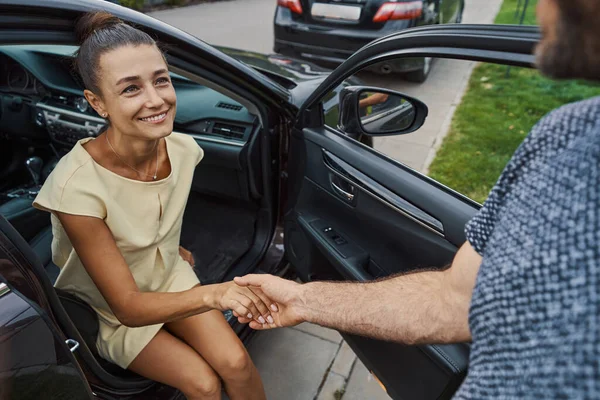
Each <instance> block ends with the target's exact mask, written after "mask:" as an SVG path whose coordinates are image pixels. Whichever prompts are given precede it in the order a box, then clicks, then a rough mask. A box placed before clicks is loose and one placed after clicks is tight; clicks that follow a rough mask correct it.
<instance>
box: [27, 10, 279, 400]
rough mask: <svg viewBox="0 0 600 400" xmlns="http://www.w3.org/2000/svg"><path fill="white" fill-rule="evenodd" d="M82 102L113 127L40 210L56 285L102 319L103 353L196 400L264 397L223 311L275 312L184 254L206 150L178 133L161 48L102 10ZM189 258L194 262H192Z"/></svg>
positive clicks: (80, 61)
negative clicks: (200, 274) (186, 218)
mask: <svg viewBox="0 0 600 400" xmlns="http://www.w3.org/2000/svg"><path fill="white" fill-rule="evenodd" d="M76 33H77V34H78V36H79V39H80V41H81V47H80V49H79V52H78V53H77V56H76V68H77V70H78V71H79V73H80V75H81V78H82V80H83V83H84V85H85V87H86V90H85V91H84V95H85V97H86V99H87V100H88V102H89V103H90V104H91V106H92V107H93V108H94V109H95V110H96V111H97V112H98V114H99V115H101V116H102V117H103V118H105V119H106V120H107V122H108V129H107V130H106V131H105V132H104V133H103V134H101V135H100V136H98V137H97V138H95V139H91V138H90V139H83V140H81V141H79V142H78V143H77V144H76V145H75V146H74V148H73V149H72V150H71V151H70V152H69V153H68V154H67V155H66V156H65V157H63V158H62V159H61V161H60V162H59V164H58V165H57V167H56V168H55V170H54V171H53V173H52V174H51V175H50V177H49V178H48V180H47V181H46V183H45V184H44V186H43V188H42V189H41V191H40V193H39V195H38V197H37V198H36V199H35V201H34V206H36V207H38V208H40V209H43V210H47V211H50V212H52V227H53V234H54V240H53V243H52V256H53V260H54V262H55V263H56V264H57V265H58V266H59V267H60V268H61V272H60V275H59V277H58V280H57V281H56V287H58V288H61V289H63V290H66V291H69V292H72V293H74V294H76V295H77V296H79V297H80V298H82V299H83V300H85V301H86V302H87V303H88V304H90V305H91V306H92V307H93V308H94V310H95V311H96V312H97V314H98V317H99V321H100V331H99V335H98V340H97V348H98V352H99V354H100V355H101V356H102V357H104V358H106V359H107V360H109V361H112V362H113V363H115V364H118V365H119V366H121V367H123V368H127V369H130V370H132V371H133V372H136V373H138V374H140V375H142V376H145V377H147V378H149V379H153V380H156V381H159V382H163V383H165V384H168V385H171V386H174V387H176V388H178V389H179V390H181V391H182V392H183V393H184V394H185V395H186V396H187V398H188V399H219V398H220V397H221V380H222V381H223V384H224V388H225V390H226V391H227V393H228V395H229V397H230V398H231V399H234V400H235V399H264V398H265V394H264V389H263V386H262V382H261V380H260V377H259V375H258V372H257V370H256V368H255V366H254V365H253V363H252V362H251V360H250V358H249V356H248V353H247V352H246V349H245V348H244V346H243V344H242V343H241V342H240V340H239V339H238V337H237V336H236V335H235V333H234V332H233V330H232V329H231V328H230V326H229V324H228V323H227V321H226V320H225V319H224V317H223V315H222V313H221V311H222V310H227V309H232V310H234V311H235V313H236V314H237V315H239V314H242V315H248V316H249V317H250V318H253V319H255V320H256V321H258V322H260V323H265V321H269V322H271V321H272V317H271V315H270V313H269V308H268V307H267V305H268V306H270V307H272V308H273V310H274V311H275V310H276V307H275V305H272V303H271V302H270V301H269V299H268V298H266V297H265V296H264V295H263V294H262V293H261V292H259V291H257V290H255V291H254V292H253V291H251V290H247V289H245V288H240V287H238V286H237V285H235V284H234V283H233V282H229V283H223V284H216V285H207V286H200V282H199V281H198V278H197V277H196V275H195V274H194V272H193V270H192V267H191V265H190V264H193V258H192V257H191V254H190V253H189V252H188V251H186V250H185V249H182V248H180V247H179V239H180V234H181V224H182V218H183V211H184V208H185V204H186V201H187V198H188V195H189V191H190V187H191V183H192V177H193V173H194V169H195V166H196V165H197V164H198V163H199V162H200V160H201V159H202V156H203V151H202V149H201V148H200V147H198V145H197V144H196V142H195V141H194V140H193V139H192V138H191V137H189V136H186V135H181V134H176V133H172V130H173V121H174V118H175V110H176V96H175V91H174V89H173V86H172V84H171V80H170V77H169V72H168V68H167V64H166V61H165V59H164V56H163V54H162V53H161V52H160V50H159V49H158V47H157V45H156V43H155V42H154V40H153V39H152V38H151V37H150V36H149V35H147V34H146V33H144V32H142V31H140V30H138V29H135V28H133V27H131V26H129V25H126V24H125V23H123V22H122V21H120V20H119V19H117V18H116V17H114V16H112V15H111V14H108V13H105V12H97V13H90V14H86V15H85V16H84V17H83V18H82V19H80V20H79V21H78V23H77V26H76ZM184 258H186V259H187V260H188V261H189V263H188V262H186V261H184Z"/></svg>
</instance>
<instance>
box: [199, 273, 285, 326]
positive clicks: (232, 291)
mask: <svg viewBox="0 0 600 400" xmlns="http://www.w3.org/2000/svg"><path fill="white" fill-rule="evenodd" d="M209 286H211V287H212V288H213V290H212V295H211V297H212V299H210V300H209V303H210V304H212V306H213V308H215V309H218V310H221V311H225V310H232V311H233V312H234V313H235V314H236V315H243V316H245V317H246V318H248V319H249V320H255V321H257V322H258V323H260V324H265V323H269V324H273V323H274V320H273V317H272V316H271V312H270V311H269V307H275V303H274V302H273V301H271V299H269V298H268V297H267V296H266V295H265V294H264V293H263V292H262V290H260V289H259V288H247V287H241V286H238V285H236V284H235V283H234V282H225V283H220V284H216V285H209ZM273 309H274V310H276V307H275V308H273Z"/></svg>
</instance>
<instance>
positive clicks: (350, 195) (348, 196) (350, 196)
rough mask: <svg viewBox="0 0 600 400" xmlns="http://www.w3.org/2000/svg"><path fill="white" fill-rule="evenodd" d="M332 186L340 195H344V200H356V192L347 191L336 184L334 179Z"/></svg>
mask: <svg viewBox="0 0 600 400" xmlns="http://www.w3.org/2000/svg"><path fill="white" fill-rule="evenodd" d="M331 187H332V188H333V190H335V192H336V193H337V194H338V195H340V196H342V197H343V198H344V200H346V201H349V202H351V201H354V194H353V193H348V192H347V191H345V190H344V189H342V188H341V187H339V186H338V185H336V184H335V182H334V181H333V180H332V181H331ZM351 187H352V188H353V189H354V187H353V186H351Z"/></svg>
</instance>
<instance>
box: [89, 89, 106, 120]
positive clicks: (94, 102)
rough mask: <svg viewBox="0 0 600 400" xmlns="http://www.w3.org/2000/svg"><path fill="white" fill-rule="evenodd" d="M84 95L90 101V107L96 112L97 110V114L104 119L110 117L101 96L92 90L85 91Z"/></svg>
mask: <svg viewBox="0 0 600 400" xmlns="http://www.w3.org/2000/svg"><path fill="white" fill-rule="evenodd" d="M83 95H84V96H85V99H86V100H87V101H88V103H90V105H91V106H92V108H93V109H94V110H96V112H97V113H98V114H99V115H100V116H101V117H103V118H106V117H108V114H107V111H106V108H105V107H104V102H103V101H102V98H101V97H100V96H98V95H97V94H95V93H94V92H92V91H91V90H88V89H85V90H84V91H83Z"/></svg>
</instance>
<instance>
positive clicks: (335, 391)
mask: <svg viewBox="0 0 600 400" xmlns="http://www.w3.org/2000/svg"><path fill="white" fill-rule="evenodd" d="M345 385H346V379H344V377H343V376H340V375H338V374H335V373H332V372H330V373H329V374H327V379H326V380H325V383H324V384H323V388H321V391H320V392H319V395H318V396H317V400H340V399H341V398H342V394H343V391H344V386H345Z"/></svg>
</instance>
